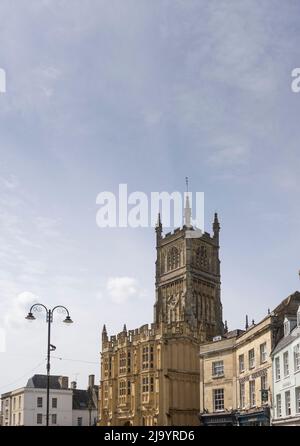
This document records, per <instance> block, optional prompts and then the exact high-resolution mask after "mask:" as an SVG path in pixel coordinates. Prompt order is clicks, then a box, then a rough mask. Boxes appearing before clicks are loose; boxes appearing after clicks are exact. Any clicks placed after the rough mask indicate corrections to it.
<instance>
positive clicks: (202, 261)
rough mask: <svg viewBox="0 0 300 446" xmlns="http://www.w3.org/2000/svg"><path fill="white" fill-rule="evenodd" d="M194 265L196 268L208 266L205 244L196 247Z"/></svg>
mask: <svg viewBox="0 0 300 446" xmlns="http://www.w3.org/2000/svg"><path fill="white" fill-rule="evenodd" d="M195 266H196V267H197V268H205V269H207V268H208V267H209V259H208V256H207V249H206V246H204V245H202V246H199V248H197V250H196V253H195Z"/></svg>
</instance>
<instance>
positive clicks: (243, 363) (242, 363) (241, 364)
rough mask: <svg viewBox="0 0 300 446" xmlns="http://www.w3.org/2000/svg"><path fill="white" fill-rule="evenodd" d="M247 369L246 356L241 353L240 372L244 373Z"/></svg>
mask: <svg viewBox="0 0 300 446" xmlns="http://www.w3.org/2000/svg"><path fill="white" fill-rule="evenodd" d="M244 370H245V356H244V355H239V372H240V373H242V372H244Z"/></svg>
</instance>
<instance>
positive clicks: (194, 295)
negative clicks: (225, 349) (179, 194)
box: [154, 201, 223, 341]
mask: <svg viewBox="0 0 300 446" xmlns="http://www.w3.org/2000/svg"><path fill="white" fill-rule="evenodd" d="M189 212H190V208H189V203H188V201H187V207H186V208H185V214H186V217H185V220H187V221H186V224H185V226H184V227H183V228H182V229H177V230H175V231H174V233H170V234H167V235H166V236H165V237H163V236H162V225H161V221H160V217H159V220H158V224H157V227H156V250H157V260H156V303H155V305H154V322H155V323H156V324H158V323H165V324H170V323H173V322H186V323H187V324H189V325H190V327H191V328H192V329H193V330H194V331H195V332H196V333H197V334H198V336H199V341H203V340H206V339H208V340H209V339H211V338H212V337H213V336H216V335H220V334H223V322H222V304H221V298H220V284H221V282H220V260H219V231H220V225H219V221H218V216H217V214H215V219H214V223H213V237H210V235H209V234H208V233H207V232H205V233H204V234H202V233H201V231H199V230H197V229H194V228H192V226H191V224H190V219H189Z"/></svg>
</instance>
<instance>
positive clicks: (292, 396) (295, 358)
mask: <svg viewBox="0 0 300 446" xmlns="http://www.w3.org/2000/svg"><path fill="white" fill-rule="evenodd" d="M272 365H273V409H272V425H286V426H294V425H300V306H299V308H298V311H297V313H296V314H293V315H289V316H287V317H286V318H285V320H284V337H283V338H282V339H281V341H280V342H279V343H278V344H277V346H276V347H275V349H274V350H273V352H272Z"/></svg>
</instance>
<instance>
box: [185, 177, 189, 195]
mask: <svg viewBox="0 0 300 446" xmlns="http://www.w3.org/2000/svg"><path fill="white" fill-rule="evenodd" d="M185 184H186V191H187V192H188V191H189V177H185Z"/></svg>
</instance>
